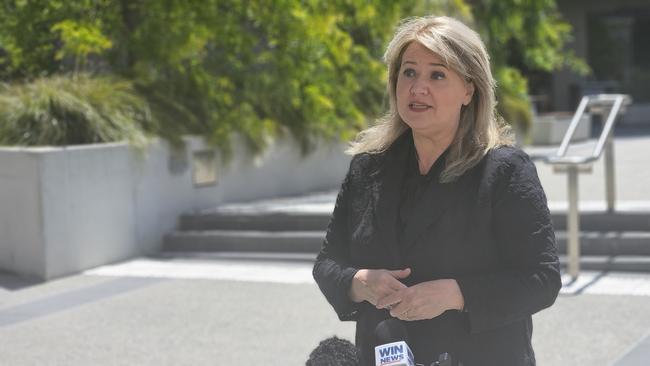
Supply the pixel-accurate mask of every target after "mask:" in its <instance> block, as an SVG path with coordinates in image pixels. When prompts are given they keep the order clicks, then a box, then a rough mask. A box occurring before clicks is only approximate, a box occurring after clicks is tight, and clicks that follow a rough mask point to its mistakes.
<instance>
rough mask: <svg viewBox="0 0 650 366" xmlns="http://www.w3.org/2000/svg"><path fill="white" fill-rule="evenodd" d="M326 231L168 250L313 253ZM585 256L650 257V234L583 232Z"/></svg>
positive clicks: (561, 235)
mask: <svg viewBox="0 0 650 366" xmlns="http://www.w3.org/2000/svg"><path fill="white" fill-rule="evenodd" d="M324 237H325V232H324V231H262V230H255V231H253V230H190V231H176V232H174V233H172V234H169V235H167V236H166V237H165V245H164V249H165V250H172V251H273V252H280V253H282V252H297V253H305V252H313V253H316V252H318V251H319V250H320V247H321V245H322V242H323V239H324ZM556 240H557V244H558V252H559V253H560V254H565V253H566V243H567V234H566V232H557V233H556ZM580 251H581V254H582V255H586V256H588V255H601V256H609V255H630V256H633V255H640V256H650V232H624V233H618V232H611V233H599V232H582V233H581V235H580Z"/></svg>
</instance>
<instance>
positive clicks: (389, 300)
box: [377, 292, 402, 309]
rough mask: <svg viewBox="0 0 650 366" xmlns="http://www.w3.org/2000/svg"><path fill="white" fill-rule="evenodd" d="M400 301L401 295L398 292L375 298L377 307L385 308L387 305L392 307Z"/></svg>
mask: <svg viewBox="0 0 650 366" xmlns="http://www.w3.org/2000/svg"><path fill="white" fill-rule="evenodd" d="M401 301H402V298H401V296H399V294H398V293H396V292H393V293H392V294H390V295H388V296H384V297H382V298H381V299H379V300H377V309H387V308H389V307H391V308H392V307H394V306H396V305H397V304H399V303H400V302H401Z"/></svg>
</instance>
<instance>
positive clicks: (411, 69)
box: [396, 42, 474, 138]
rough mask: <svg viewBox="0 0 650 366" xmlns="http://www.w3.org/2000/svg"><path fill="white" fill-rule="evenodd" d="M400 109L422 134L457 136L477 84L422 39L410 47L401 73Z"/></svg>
mask: <svg viewBox="0 0 650 366" xmlns="http://www.w3.org/2000/svg"><path fill="white" fill-rule="evenodd" d="M396 94H397V112H398V113H399V115H400V117H402V120H403V121H404V122H405V123H406V124H407V125H408V126H409V127H411V129H412V130H413V131H414V132H415V133H418V134H421V135H424V136H428V137H433V138H435V136H440V135H444V136H447V135H449V134H451V135H454V134H455V133H456V130H457V129H458V123H459V121H460V109H461V106H462V105H467V104H469V103H470V102H471V100H472V95H473V94H474V85H473V84H472V83H471V82H467V81H465V79H464V78H462V77H461V76H460V75H458V73H456V72H455V71H454V70H452V69H450V68H449V67H447V66H446V65H445V64H444V63H443V62H442V60H441V59H440V57H438V56H437V55H436V54H434V53H433V52H431V51H430V50H429V49H427V48H425V47H424V46H422V45H421V44H420V43H418V42H413V43H411V44H410V45H408V46H407V48H406V50H405V51H404V54H403V55H402V64H401V65H400V70H399V74H398V76H397V88H396Z"/></svg>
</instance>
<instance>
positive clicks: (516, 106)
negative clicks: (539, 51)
mask: <svg viewBox="0 0 650 366" xmlns="http://www.w3.org/2000/svg"><path fill="white" fill-rule="evenodd" d="M495 78H496V80H497V85H498V88H497V100H498V101H499V104H498V105H497V110H498V112H499V114H501V116H503V118H504V119H505V120H506V121H508V122H509V123H510V124H512V125H513V126H515V128H517V129H519V130H520V131H521V132H522V133H524V134H525V133H527V132H528V129H529V128H530V125H531V123H532V119H533V115H532V110H531V108H530V99H529V98H528V82H527V81H526V78H524V76H523V75H521V73H520V72H519V70H517V69H515V68H512V67H501V68H500V69H498V70H497V71H496V75H495Z"/></svg>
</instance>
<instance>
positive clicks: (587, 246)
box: [555, 231, 650, 256]
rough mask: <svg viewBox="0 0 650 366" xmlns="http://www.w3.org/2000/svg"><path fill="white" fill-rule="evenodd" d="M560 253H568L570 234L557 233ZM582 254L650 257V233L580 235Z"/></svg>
mask: <svg viewBox="0 0 650 366" xmlns="http://www.w3.org/2000/svg"><path fill="white" fill-rule="evenodd" d="M555 238H556V242H557V245H558V252H559V253H566V248H567V241H568V240H567V238H568V234H567V232H565V231H556V232H555ZM580 252H581V254H584V255H642V256H645V255H647V256H650V232H637V231H628V232H589V231H583V232H581V233H580Z"/></svg>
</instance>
